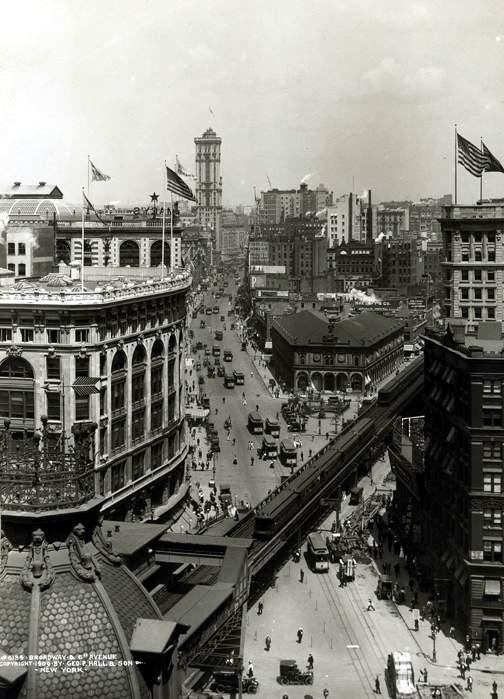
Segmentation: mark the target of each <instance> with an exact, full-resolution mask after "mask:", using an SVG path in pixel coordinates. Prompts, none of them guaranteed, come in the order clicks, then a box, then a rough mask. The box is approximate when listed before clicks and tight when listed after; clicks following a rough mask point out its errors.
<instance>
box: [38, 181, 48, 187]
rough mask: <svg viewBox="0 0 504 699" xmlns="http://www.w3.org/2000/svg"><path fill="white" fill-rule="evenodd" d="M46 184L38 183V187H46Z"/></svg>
mask: <svg viewBox="0 0 504 699" xmlns="http://www.w3.org/2000/svg"><path fill="white" fill-rule="evenodd" d="M46 184H47V182H39V183H38V186H39V187H45V186H46Z"/></svg>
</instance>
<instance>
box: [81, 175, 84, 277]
mask: <svg viewBox="0 0 504 699" xmlns="http://www.w3.org/2000/svg"><path fill="white" fill-rule="evenodd" d="M82 194H83V195H84V187H83V188H82ZM81 223H82V230H81V291H84V196H83V197H82V221H81Z"/></svg>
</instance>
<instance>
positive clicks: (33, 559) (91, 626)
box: [0, 524, 162, 699]
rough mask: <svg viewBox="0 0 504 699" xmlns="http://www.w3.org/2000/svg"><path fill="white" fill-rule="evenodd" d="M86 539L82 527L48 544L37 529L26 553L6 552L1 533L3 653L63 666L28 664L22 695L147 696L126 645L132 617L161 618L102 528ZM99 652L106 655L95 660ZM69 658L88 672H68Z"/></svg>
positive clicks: (45, 698) (40, 698) (43, 698)
mask: <svg viewBox="0 0 504 699" xmlns="http://www.w3.org/2000/svg"><path fill="white" fill-rule="evenodd" d="M87 538H88V537H87V536H86V532H85V531H84V526H83V525H79V524H78V525H76V526H75V527H74V528H73V530H72V533H71V534H70V536H69V537H68V538H67V540H66V541H65V542H52V543H48V542H47V541H46V540H45V534H44V533H43V532H42V530H40V529H39V530H36V531H35V532H33V537H32V543H31V545H30V546H28V547H26V548H24V549H23V548H22V547H18V548H17V549H13V548H11V547H10V544H9V543H8V541H7V540H6V539H5V537H4V536H3V535H2V550H1V556H0V600H1V603H0V606H1V608H2V613H1V614H0V652H1V651H3V652H4V653H7V654H9V655H22V656H26V655H27V654H28V653H29V654H30V655H32V654H33V655H37V656H39V657H40V656H44V655H46V656H49V657H51V658H53V659H54V657H55V656H60V657H62V658H63V660H62V661H61V663H62V664H61V668H58V669H56V670H55V671H52V672H37V671H36V669H35V668H34V667H32V666H29V667H28V676H27V678H26V679H25V683H24V687H23V688H21V692H20V694H19V696H23V697H25V696H26V697H31V696H33V697H37V699H59V697H61V699H66V697H72V698H73V699H87V698H88V697H109V698H110V699H128V698H129V697H134V698H135V699H144V698H145V699H147V698H148V697H150V696H151V694H150V692H149V688H148V686H147V683H146V680H145V679H144V676H143V675H142V672H141V671H140V665H137V664H136V663H135V661H134V659H133V656H132V653H131V651H130V643H131V639H132V636H133V629H134V627H135V623H136V622H137V619H139V618H142V619H161V618H162V617H161V613H160V611H159V609H158V608H157V606H156V604H155V603H154V601H153V600H152V598H151V597H150V596H149V594H148V593H147V591H146V590H145V589H144V588H143V587H142V585H141V584H140V582H138V581H137V579H136V578H135V576H134V575H133V574H132V573H131V572H130V571H129V570H128V569H127V568H126V567H125V566H124V565H123V564H122V563H121V559H120V558H119V557H117V556H114V554H113V553H112V552H111V550H110V548H109V547H108V546H107V543H106V541H105V539H104V536H103V534H102V532H101V525H100V524H98V525H97V526H96V527H95V529H94V531H93V532H92V536H91V537H89V540H88V541H86V539H87ZM34 596H36V597H37V598H38V603H37V604H34V599H33V598H34ZM35 609H37V612H38V613H36V614H34V610H35ZM30 639H31V640H30ZM33 639H36V640H35V641H34V642H33ZM101 654H107V658H106V659H105V660H102V659H100V658H99V656H100V655H101ZM112 656H113V657H112ZM73 659H77V660H78V661H79V662H80V663H85V671H81V672H75V670H74V671H73V672H71V671H68V670H69V669H70V667H71V661H72V660H73ZM124 661H130V662H124ZM81 667H82V666H81ZM64 668H66V671H65V669H64ZM28 687H29V688H30V689H26V688H28ZM25 690H26V693H25Z"/></svg>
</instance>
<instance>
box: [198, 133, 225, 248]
mask: <svg viewBox="0 0 504 699" xmlns="http://www.w3.org/2000/svg"><path fill="white" fill-rule="evenodd" d="M194 143H195V145H196V193H195V194H196V205H197V214H198V220H199V223H201V224H203V225H204V226H207V227H209V228H211V229H212V230H213V232H214V236H215V245H216V249H217V250H218V251H219V252H220V250H221V249H222V235H221V224H222V222H221V213H222V177H221V173H220V166H221V144H222V139H221V138H220V137H219V136H217V134H216V133H215V131H214V130H213V129H211V128H210V129H207V130H206V131H205V133H204V134H203V136H201V137H199V138H195V139H194Z"/></svg>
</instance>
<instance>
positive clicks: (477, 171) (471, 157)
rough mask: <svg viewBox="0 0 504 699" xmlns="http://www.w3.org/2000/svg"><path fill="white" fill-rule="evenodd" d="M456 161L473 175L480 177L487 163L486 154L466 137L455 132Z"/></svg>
mask: <svg viewBox="0 0 504 699" xmlns="http://www.w3.org/2000/svg"><path fill="white" fill-rule="evenodd" d="M457 146H458V162H459V163H460V164H461V165H463V166H464V167H465V169H466V170H467V172H470V173H471V175H473V176H474V177H481V174H482V173H483V172H484V171H485V170H486V165H487V163H488V159H487V156H486V155H485V154H484V153H482V152H481V151H480V149H479V148H476V146H475V145H474V144H473V143H471V141H468V140H467V139H466V138H464V137H463V136H461V135H460V134H457Z"/></svg>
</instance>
